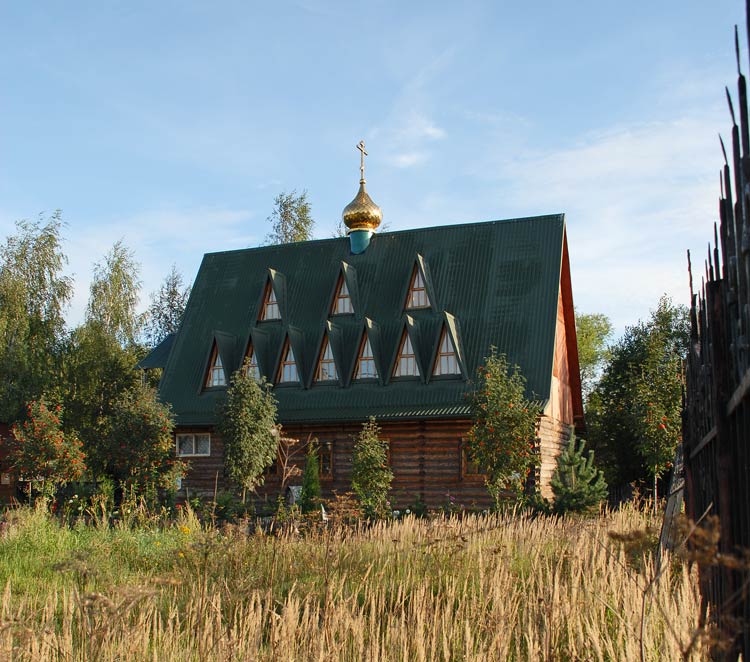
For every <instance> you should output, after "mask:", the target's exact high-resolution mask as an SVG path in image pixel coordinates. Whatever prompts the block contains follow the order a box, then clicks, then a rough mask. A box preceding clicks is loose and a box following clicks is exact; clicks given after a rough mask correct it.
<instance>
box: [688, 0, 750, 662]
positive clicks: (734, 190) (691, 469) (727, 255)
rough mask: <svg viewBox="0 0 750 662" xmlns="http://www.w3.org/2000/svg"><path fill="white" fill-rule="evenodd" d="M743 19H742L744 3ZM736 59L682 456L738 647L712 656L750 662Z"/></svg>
mask: <svg viewBox="0 0 750 662" xmlns="http://www.w3.org/2000/svg"><path fill="white" fill-rule="evenodd" d="M746 11H747V16H748V20H750V0H748V2H747V7H746ZM748 34H749V35H750V30H748ZM735 51H736V54H737V72H738V76H739V78H738V90H737V95H736V96H735V97H734V98H732V95H731V94H730V92H729V90H728V89H727V92H726V94H727V101H728V103H729V110H730V115H731V119H732V134H731V135H732V141H731V150H730V151H731V156H732V158H731V160H730V159H728V158H727V150H726V149H725V145H724V142H723V141H722V143H721V148H722V150H723V151H724V162H725V164H724V168H723V169H722V171H721V173H720V187H721V198H720V201H719V222H718V224H717V223H714V233H713V234H714V236H713V245H712V244H711V243H709V246H708V255H707V258H706V260H705V274H702V278H701V281H702V282H701V286H700V290H699V291H698V292H694V290H693V268H692V265H691V264H690V254H689V253H688V264H689V273H690V294H691V310H690V317H691V338H690V340H691V342H690V348H689V352H688V358H687V367H686V387H685V407H684V412H683V441H684V447H683V451H684V467H685V504H686V510H687V514H688V516H690V517H691V518H692V519H694V520H699V519H701V518H704V517H706V516H708V515H716V516H718V517H719V532H720V537H719V543H718V544H719V554H718V555H716V554H715V555H713V556H712V557H711V558H708V557H706V558H704V559H702V560H700V561H699V571H700V579H701V594H702V603H703V605H702V606H703V610H704V611H703V613H704V615H705V616H706V617H707V618H708V619H710V620H711V621H713V622H714V623H715V624H716V625H718V626H719V628H721V629H722V630H724V631H725V632H728V633H729V632H731V633H733V634H734V633H737V638H736V639H735V647H734V648H733V650H731V651H729V652H726V651H724V652H719V651H718V650H717V652H716V659H722V660H724V659H726V660H735V659H737V657H738V655H739V654H740V653H742V657H743V659H744V660H750V631H749V628H750V599H749V597H748V588H749V586H750V570H748V568H750V563H749V561H750V556H745V555H746V554H748V553H750V552H748V551H747V550H750V466H749V464H748V452H749V450H750V446H749V445H748V443H749V442H750V133H749V131H750V126H749V125H748V103H747V101H748V99H747V85H746V80H745V77H744V75H743V74H742V73H741V69H740V50H739V38H738V33H737V30H736V28H735ZM736 111H738V112H736ZM737 120H739V122H738V121H737ZM743 559H744V560H743Z"/></svg>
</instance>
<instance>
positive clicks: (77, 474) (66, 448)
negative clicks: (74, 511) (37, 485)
mask: <svg viewBox="0 0 750 662" xmlns="http://www.w3.org/2000/svg"><path fill="white" fill-rule="evenodd" d="M26 413H27V418H26V420H25V421H24V422H23V425H18V424H16V425H14V426H13V429H12V435H11V437H10V439H9V440H8V458H7V461H8V462H9V464H10V467H11V469H12V470H13V471H15V472H16V473H18V475H19V476H22V477H25V478H27V479H30V480H32V479H33V481H34V482H36V481H37V480H39V481H41V482H42V489H43V491H44V492H45V493H47V494H50V495H51V494H54V490H55V488H56V487H57V486H58V485H64V484H65V483H69V482H71V481H74V480H78V479H79V478H81V476H82V475H83V472H84V471H85V470H86V465H85V464H84V460H85V455H84V454H83V451H82V450H81V447H82V444H81V442H80V441H79V439H78V438H77V437H76V436H75V434H73V433H68V434H65V433H64V432H63V429H62V422H61V417H62V408H61V407H60V405H57V406H55V407H53V408H52V409H50V408H49V407H48V406H47V404H46V403H45V402H44V400H43V399H40V400H34V401H32V402H30V403H29V404H28V407H27V409H26Z"/></svg>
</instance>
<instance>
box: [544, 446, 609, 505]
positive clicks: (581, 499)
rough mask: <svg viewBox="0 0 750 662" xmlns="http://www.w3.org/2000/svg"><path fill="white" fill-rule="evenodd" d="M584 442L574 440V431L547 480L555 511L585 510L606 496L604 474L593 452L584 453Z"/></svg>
mask: <svg viewBox="0 0 750 662" xmlns="http://www.w3.org/2000/svg"><path fill="white" fill-rule="evenodd" d="M585 446H586V442H585V441H584V440H583V439H581V441H580V443H576V437H575V435H574V434H571V436H570V442H569V443H568V445H567V447H566V448H565V450H564V451H563V453H562V455H560V457H559V458H558V460H557V468H556V469H555V472H554V473H553V474H552V480H551V482H550V484H551V486H552V491H553V492H554V494H555V511H556V512H558V513H566V512H585V511H588V510H591V509H593V508H596V507H597V506H598V505H599V504H600V503H601V502H602V501H603V500H604V499H606V498H607V483H606V482H605V480H604V474H603V473H602V472H601V471H600V470H599V469H597V468H596V467H595V466H594V451H589V452H588V453H587V455H586V456H584V454H583V451H584V447H585Z"/></svg>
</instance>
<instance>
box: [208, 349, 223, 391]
mask: <svg viewBox="0 0 750 662" xmlns="http://www.w3.org/2000/svg"><path fill="white" fill-rule="evenodd" d="M226 384H227V376H226V374H225V372H224V364H223V363H222V362H221V356H220V354H219V350H218V348H217V347H216V343H214V348H213V350H212V351H211V361H210V362H209V364H208V375H207V376H206V388H210V387H212V386H226Z"/></svg>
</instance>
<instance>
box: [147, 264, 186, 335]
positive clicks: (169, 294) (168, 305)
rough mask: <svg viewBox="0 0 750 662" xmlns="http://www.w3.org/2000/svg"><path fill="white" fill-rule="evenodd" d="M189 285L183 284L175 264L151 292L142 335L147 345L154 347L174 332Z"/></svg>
mask: <svg viewBox="0 0 750 662" xmlns="http://www.w3.org/2000/svg"><path fill="white" fill-rule="evenodd" d="M189 296H190V285H185V283H184V282H183V280H182V274H181V273H180V272H179V271H178V270H177V266H176V265H174V264H173V265H172V268H171V270H170V272H169V274H167V277H166V278H165V279H164V282H163V283H162V285H161V287H160V288H159V289H158V290H157V291H156V292H152V293H151V305H150V306H149V307H148V311H146V315H145V320H144V325H143V335H144V338H145V340H146V344H147V345H148V346H149V347H156V346H157V345H158V344H159V343H160V342H161V341H162V340H164V338H166V337H167V336H168V335H169V334H170V333H176V332H177V329H179V328H180V322H181V321H182V316H183V314H184V312H185V306H186V305H187V300H188V297H189Z"/></svg>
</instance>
